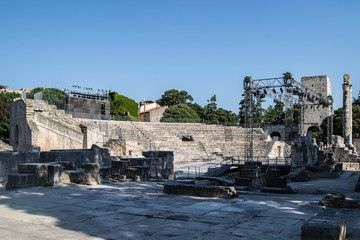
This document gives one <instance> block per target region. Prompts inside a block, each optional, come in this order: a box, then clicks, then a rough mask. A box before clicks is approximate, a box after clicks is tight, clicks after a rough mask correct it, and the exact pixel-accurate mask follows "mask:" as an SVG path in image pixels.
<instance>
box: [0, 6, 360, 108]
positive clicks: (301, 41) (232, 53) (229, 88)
mask: <svg viewBox="0 0 360 240" xmlns="http://www.w3.org/2000/svg"><path fill="white" fill-rule="evenodd" d="M284 72H291V73H293V75H294V77H295V79H296V80H297V81H300V80H301V77H303V76H315V75H328V76H329V78H330V81H331V84H332V93H333V97H334V101H335V109H336V108H338V107H340V106H341V105H342V82H343V74H345V73H348V74H350V75H351V81H352V84H353V96H354V97H356V96H357V95H358V92H359V90H360V1H358V0H311V1H308V0H301V1H300V0H299V1H295V0H294V1H289V0H284V1H277V0H271V1H270V0H263V1H256V0H254V1H249V0H142V1H140V0H128V1H125V0H114V1H110V0H101V1H100V0H98V1H93V0H51V1H50V0H44V1H35V0H26V1H25V0H24V1H21V0H16V1H11V0H0V83H1V84H6V85H8V86H9V87H8V88H9V89H20V88H22V87H28V88H34V87H37V86H43V87H56V86H58V87H59V88H62V89H63V88H67V87H68V86H70V85H81V86H84V87H91V88H94V89H98V88H100V89H111V90H112V91H116V92H118V93H120V94H123V95H125V96H128V97H130V98H132V99H134V100H136V101H141V99H144V98H146V99H149V100H156V99H158V98H160V97H161V95H162V94H163V92H164V91H165V90H169V89H173V88H174V89H178V90H185V91H187V92H188V93H189V94H191V95H192V96H193V97H194V101H195V102H197V103H199V104H201V105H205V104H206V103H207V102H206V100H207V99H210V96H212V95H214V94H216V96H217V100H218V106H219V107H223V108H225V109H228V110H232V111H234V112H237V111H238V103H239V101H240V100H241V94H242V93H243V86H242V82H243V78H244V77H245V76H252V77H253V78H254V79H256V78H268V77H279V76H281V75H282V73H284Z"/></svg>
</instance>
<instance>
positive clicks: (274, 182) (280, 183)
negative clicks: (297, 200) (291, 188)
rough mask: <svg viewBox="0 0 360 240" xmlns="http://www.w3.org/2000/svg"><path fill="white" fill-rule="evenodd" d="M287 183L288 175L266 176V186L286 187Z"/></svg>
mask: <svg viewBox="0 0 360 240" xmlns="http://www.w3.org/2000/svg"><path fill="white" fill-rule="evenodd" d="M286 184H287V179H286V177H267V178H266V187H274V188H284V187H286Z"/></svg>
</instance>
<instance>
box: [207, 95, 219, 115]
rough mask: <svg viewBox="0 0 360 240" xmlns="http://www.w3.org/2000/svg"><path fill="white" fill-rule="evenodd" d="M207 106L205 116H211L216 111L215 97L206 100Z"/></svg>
mask: <svg viewBox="0 0 360 240" xmlns="http://www.w3.org/2000/svg"><path fill="white" fill-rule="evenodd" d="M207 102H208V104H207V105H206V106H205V109H206V114H212V113H214V112H215V111H216V109H217V104H216V95H213V96H211V97H210V99H208V100H207Z"/></svg>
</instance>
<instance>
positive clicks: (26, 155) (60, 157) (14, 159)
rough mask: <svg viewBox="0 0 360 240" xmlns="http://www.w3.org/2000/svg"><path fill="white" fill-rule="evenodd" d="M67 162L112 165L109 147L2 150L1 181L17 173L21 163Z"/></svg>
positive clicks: (0, 159) (79, 166)
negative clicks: (41, 150)
mask: <svg viewBox="0 0 360 240" xmlns="http://www.w3.org/2000/svg"><path fill="white" fill-rule="evenodd" d="M48 162H57V163H66V162H69V164H70V163H72V164H73V166H74V167H75V168H81V166H82V164H87V163H97V164H99V165H100V166H101V167H105V166H111V159H110V154H109V152H108V150H107V149H102V148H99V147H97V146H93V147H92V148H91V149H74V150H53V151H44V152H37V151H34V152H15V151H14V152H0V183H2V182H6V181H7V176H8V175H9V174H12V173H17V170H18V165H19V164H21V163H48Z"/></svg>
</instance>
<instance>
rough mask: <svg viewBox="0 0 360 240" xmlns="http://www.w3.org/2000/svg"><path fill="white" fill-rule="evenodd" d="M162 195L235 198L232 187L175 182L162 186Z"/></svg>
mask: <svg viewBox="0 0 360 240" xmlns="http://www.w3.org/2000/svg"><path fill="white" fill-rule="evenodd" d="M164 193H168V194H179V195H189V196H198V197H217V198H232V197H235V196H236V191H235V189H234V188H233V187H222V186H211V185H195V184H185V183H177V182H166V183H165V184H164Z"/></svg>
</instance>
